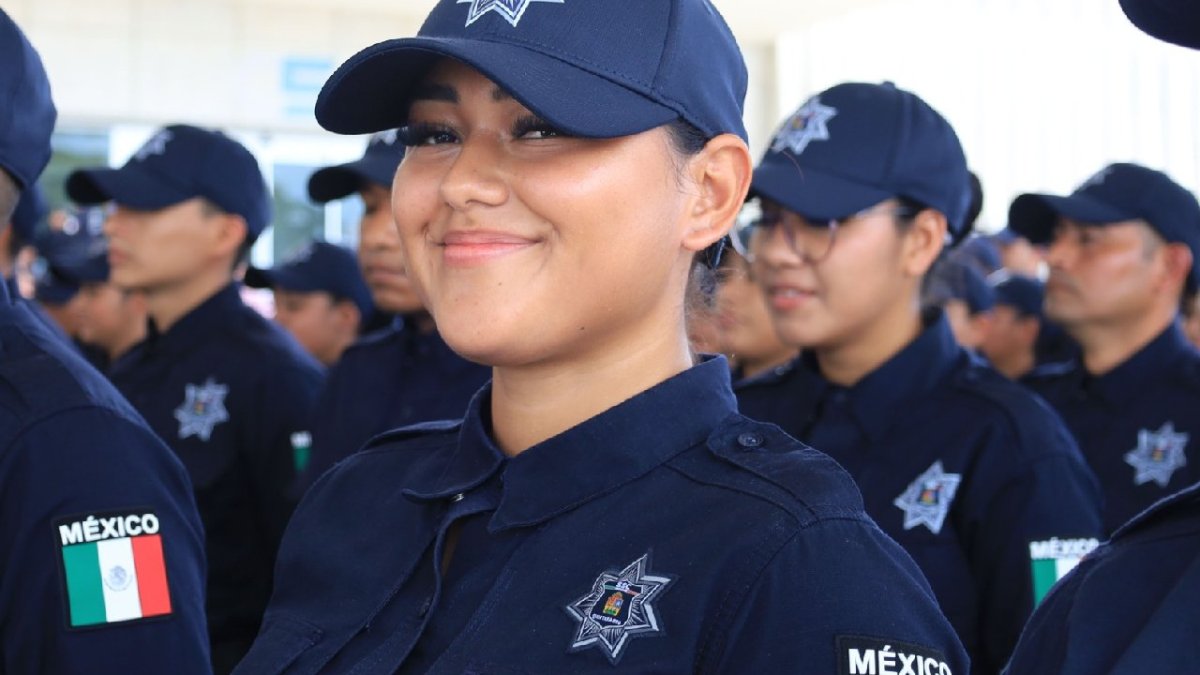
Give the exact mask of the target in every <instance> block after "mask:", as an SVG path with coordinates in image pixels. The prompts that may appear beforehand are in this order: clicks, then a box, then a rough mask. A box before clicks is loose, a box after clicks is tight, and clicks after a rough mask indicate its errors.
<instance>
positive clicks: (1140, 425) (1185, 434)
mask: <svg viewBox="0 0 1200 675" xmlns="http://www.w3.org/2000/svg"><path fill="white" fill-rule="evenodd" d="M1038 372H1039V373H1041V374H1042V377H1034V378H1030V379H1029V380H1028V381H1027V382H1028V385H1029V386H1030V387H1031V388H1032V389H1033V390H1034V391H1036V392H1037V393H1038V394H1041V396H1042V397H1044V398H1045V399H1046V400H1047V401H1049V402H1050V405H1052V406H1054V408H1055V409H1057V410H1058V413H1059V414H1060V415H1062V418H1063V420H1064V421H1065V422H1066V423H1067V426H1068V427H1069V428H1070V429H1071V432H1072V433H1073V434H1075V439H1076V440H1077V441H1078V442H1079V448H1080V449H1081V450H1082V451H1083V455H1084V458H1085V459H1086V460H1087V462H1088V464H1090V465H1091V467H1092V470H1093V471H1095V473H1096V476H1097V477H1098V478H1099V479H1100V487H1101V490H1102V491H1103V493H1104V504H1105V506H1104V525H1105V532H1111V531H1113V530H1115V529H1116V528H1117V527H1119V526H1120V525H1121V524H1122V523H1124V522H1125V521H1127V520H1129V519H1130V518H1132V517H1133V516H1134V515H1136V514H1138V513H1139V512H1141V511H1142V510H1144V509H1146V508H1147V507H1149V506H1150V505H1151V504H1153V503H1155V502H1156V501H1158V500H1159V499H1162V498H1163V497H1166V496H1167V495H1170V494H1171V493H1173V492H1177V491H1179V490H1181V489H1183V488H1184V487H1186V486H1188V485H1191V484H1193V483H1195V482H1197V481H1200V354H1198V353H1197V352H1196V350H1195V349H1194V348H1193V347H1192V346H1191V345H1190V344H1189V343H1188V341H1187V338H1186V337H1185V336H1184V334H1183V330H1182V329H1181V328H1180V327H1179V326H1177V325H1175V324H1172V325H1171V326H1170V327H1169V328H1168V329H1167V330H1165V331H1164V332H1163V333H1162V334H1161V335H1159V336H1158V337H1156V338H1155V339H1154V340H1153V341H1151V342H1150V343H1149V344H1147V345H1146V346H1145V347H1143V348H1142V349H1141V351H1139V352H1138V353H1136V354H1134V355H1133V356H1132V357H1130V358H1129V359H1128V360H1127V361H1125V363H1122V364H1121V365H1119V366H1117V367H1116V368H1114V369H1113V370H1111V371H1109V372H1108V373H1106V374H1104V375H1101V376H1099V377H1095V376H1092V375H1089V374H1088V373H1087V371H1086V370H1085V369H1084V368H1083V366H1082V362H1080V361H1075V362H1073V363H1071V364H1068V365H1067V367H1060V368H1057V369H1051V368H1043V369H1040V370H1039V371H1038Z"/></svg>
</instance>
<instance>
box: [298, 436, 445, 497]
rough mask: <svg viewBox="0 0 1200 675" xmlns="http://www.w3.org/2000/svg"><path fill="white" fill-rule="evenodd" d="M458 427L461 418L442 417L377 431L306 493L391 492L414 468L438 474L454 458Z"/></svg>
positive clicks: (360, 493) (359, 493) (362, 493)
mask: <svg viewBox="0 0 1200 675" xmlns="http://www.w3.org/2000/svg"><path fill="white" fill-rule="evenodd" d="M461 429H462V421H461V420H442V421H435V422H423V423H421V424H414V425H412V426H407V427H401V428H398V429H392V430H390V431H385V432H383V433H381V434H377V435H375V436H374V437H372V438H371V439H370V440H368V441H367V442H366V444H365V445H364V446H363V447H362V449H361V450H359V451H358V452H355V453H352V454H351V455H349V456H348V457H346V458H344V459H342V460H341V461H339V462H338V463H337V464H335V465H334V466H333V467H332V468H330V469H329V470H328V471H326V472H325V473H324V474H322V475H321V477H320V478H319V479H317V482H316V483H314V484H313V487H312V488H311V489H310V490H309V492H308V494H309V495H312V494H315V493H317V492H319V491H321V490H324V491H326V492H330V493H333V494H337V493H340V492H341V491H342V490H344V489H350V490H352V491H353V492H354V493H355V494H358V495H360V496H361V495H364V494H371V493H373V492H377V491H378V490H376V489H374V488H372V486H375V487H376V488H378V489H380V490H384V491H389V492H390V491H394V490H395V486H396V481H397V480H398V479H399V478H400V477H401V476H405V475H409V474H411V473H412V472H413V471H417V472H418V473H421V472H422V471H424V470H430V471H432V472H434V473H437V472H438V470H439V469H438V467H442V468H444V467H445V466H446V465H447V462H452V461H453V460H454V457H455V454H454V452H453V449H454V448H455V447H456V446H457V445H458V437H459V431H460V430H461ZM430 467H433V468H432V469H431V468H430ZM339 486H340V487H339Z"/></svg>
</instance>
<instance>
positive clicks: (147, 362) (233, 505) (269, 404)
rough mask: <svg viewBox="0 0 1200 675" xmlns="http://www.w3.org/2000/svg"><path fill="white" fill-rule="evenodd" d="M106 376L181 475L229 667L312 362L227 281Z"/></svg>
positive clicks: (284, 491) (250, 605)
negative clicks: (203, 542) (201, 541)
mask: <svg viewBox="0 0 1200 675" xmlns="http://www.w3.org/2000/svg"><path fill="white" fill-rule="evenodd" d="M111 377H112V380H113V382H114V383H115V384H116V385H117V387H118V389H120V390H121V392H122V393H124V394H125V396H126V397H127V398H128V399H129V401H130V402H131V403H133V405H134V407H136V408H137V409H138V410H139V411H140V412H141V413H142V415H143V416H145V418H146V421H147V422H149V424H150V427H151V428H152V429H153V430H154V431H155V432H156V433H157V434H158V435H159V436H160V437H161V438H163V439H164V440H165V441H166V442H167V444H168V445H169V446H171V448H173V449H174V450H175V452H176V454H177V455H178V456H179V458H180V459H181V460H182V461H183V465H184V466H185V467H186V468H187V470H188V473H189V474H190V475H191V482H192V485H193V487H194V489H195V494H196V503H197V506H198V507H199V510H200V516H201V519H202V520H203V522H204V529H205V532H206V533H207V552H208V564H209V585H208V613H209V631H210V633H211V637H212V643H213V651H214V654H213V656H214V661H215V662H217V664H218V666H219V665H220V664H221V663H222V662H223V661H224V660H225V659H226V658H227V656H226V654H227V652H226V650H227V649H228V650H230V651H235V652H238V653H237V654H236V655H234V656H233V657H232V658H233V660H234V661H235V662H236V658H238V657H240V655H241V654H243V653H244V650H245V648H246V647H248V646H249V643H250V641H252V640H253V638H254V635H255V633H256V632H257V630H258V625H259V620H260V619H261V616H262V611H263V608H264V607H265V606H266V603H267V599H268V597H269V595H270V590H271V572H272V565H273V564H274V560H275V552H276V549H277V547H278V544H279V540H280V538H281V537H282V534H283V529H284V526H285V525H286V524H287V519H288V517H289V516H290V514H291V511H292V508H293V506H294V501H293V500H292V499H291V497H290V496H289V494H290V493H289V488H290V486H291V484H292V483H293V482H294V481H295V477H296V471H295V467H294V456H293V452H294V451H293V442H294V441H296V440H297V438H296V437H297V436H303V435H305V434H306V433H307V425H308V424H309V422H310V418H309V415H310V413H311V412H312V407H313V403H314V401H315V399H316V396H317V391H318V389H319V388H320V386H321V380H322V373H321V369H320V366H319V365H318V364H317V363H316V361H314V360H313V359H312V358H311V357H310V356H308V355H307V354H305V353H304V352H303V351H302V350H301V349H300V347H299V345H297V344H296V343H295V342H294V341H293V340H292V339H291V338H290V337H288V336H287V335H286V334H285V333H283V331H282V330H280V329H279V328H278V327H276V326H275V325H274V324H272V323H271V322H270V321H267V320H266V319H264V318H263V317H261V316H259V315H258V314H257V313H255V312H254V310H252V309H250V308H249V307H247V306H246V305H244V304H243V303H242V301H241V298H240V297H239V295H238V287H237V286H236V285H234V284H231V285H229V286H227V287H226V288H224V289H223V290H221V291H219V292H218V293H217V294H215V295H214V296H213V297H211V298H209V299H208V300H206V301H205V302H203V303H202V304H201V305H199V306H198V307H196V308H195V309H194V310H192V311H191V312H190V313H188V314H187V315H185V316H184V317H183V318H181V319H180V320H179V321H178V322H177V323H175V325H173V326H171V328H170V329H169V330H168V331H167V332H165V333H161V334H159V333H157V332H156V331H155V330H154V329H153V326H151V334H150V336H149V337H148V338H147V339H146V340H145V341H144V342H143V343H141V344H140V345H138V346H137V347H135V348H134V349H133V350H131V351H130V352H129V353H128V354H126V355H125V356H123V357H122V358H120V359H118V361H117V363H116V364H114V367H113V370H112V373H111ZM304 442H307V441H304ZM238 644H240V645H241V647H240V650H239V648H238V647H237V645H238ZM231 645H232V646H231ZM229 665H230V666H232V664H229ZM218 670H220V668H218Z"/></svg>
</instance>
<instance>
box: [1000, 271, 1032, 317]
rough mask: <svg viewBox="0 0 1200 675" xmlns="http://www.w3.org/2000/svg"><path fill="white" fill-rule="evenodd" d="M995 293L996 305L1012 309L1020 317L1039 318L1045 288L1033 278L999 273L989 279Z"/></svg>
mask: <svg viewBox="0 0 1200 675" xmlns="http://www.w3.org/2000/svg"><path fill="white" fill-rule="evenodd" d="M989 280H990V281H991V282H992V289H993V291H994V292H995V296H996V304H997V305H1004V306H1006V307H1012V308H1013V309H1014V310H1016V312H1017V314H1019V315H1020V316H1032V317H1038V318H1041V316H1042V300H1043V297H1044V295H1045V287H1044V286H1043V285H1042V282H1041V281H1039V280H1037V279H1036V278H1034V277H1029V276H1025V275H1023V274H1008V273H1005V272H1000V273H998V274H997V275H996V277H995V278H993V279H989Z"/></svg>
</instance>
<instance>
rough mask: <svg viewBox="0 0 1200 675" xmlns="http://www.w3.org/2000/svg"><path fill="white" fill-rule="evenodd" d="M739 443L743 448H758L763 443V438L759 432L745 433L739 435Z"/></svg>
mask: <svg viewBox="0 0 1200 675" xmlns="http://www.w3.org/2000/svg"><path fill="white" fill-rule="evenodd" d="M737 444H738V445H740V446H742V447H743V448H757V447H759V446H760V445H762V444H763V439H762V436H759V435H758V434H752V433H745V434H741V435H740V436H738V437H737Z"/></svg>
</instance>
